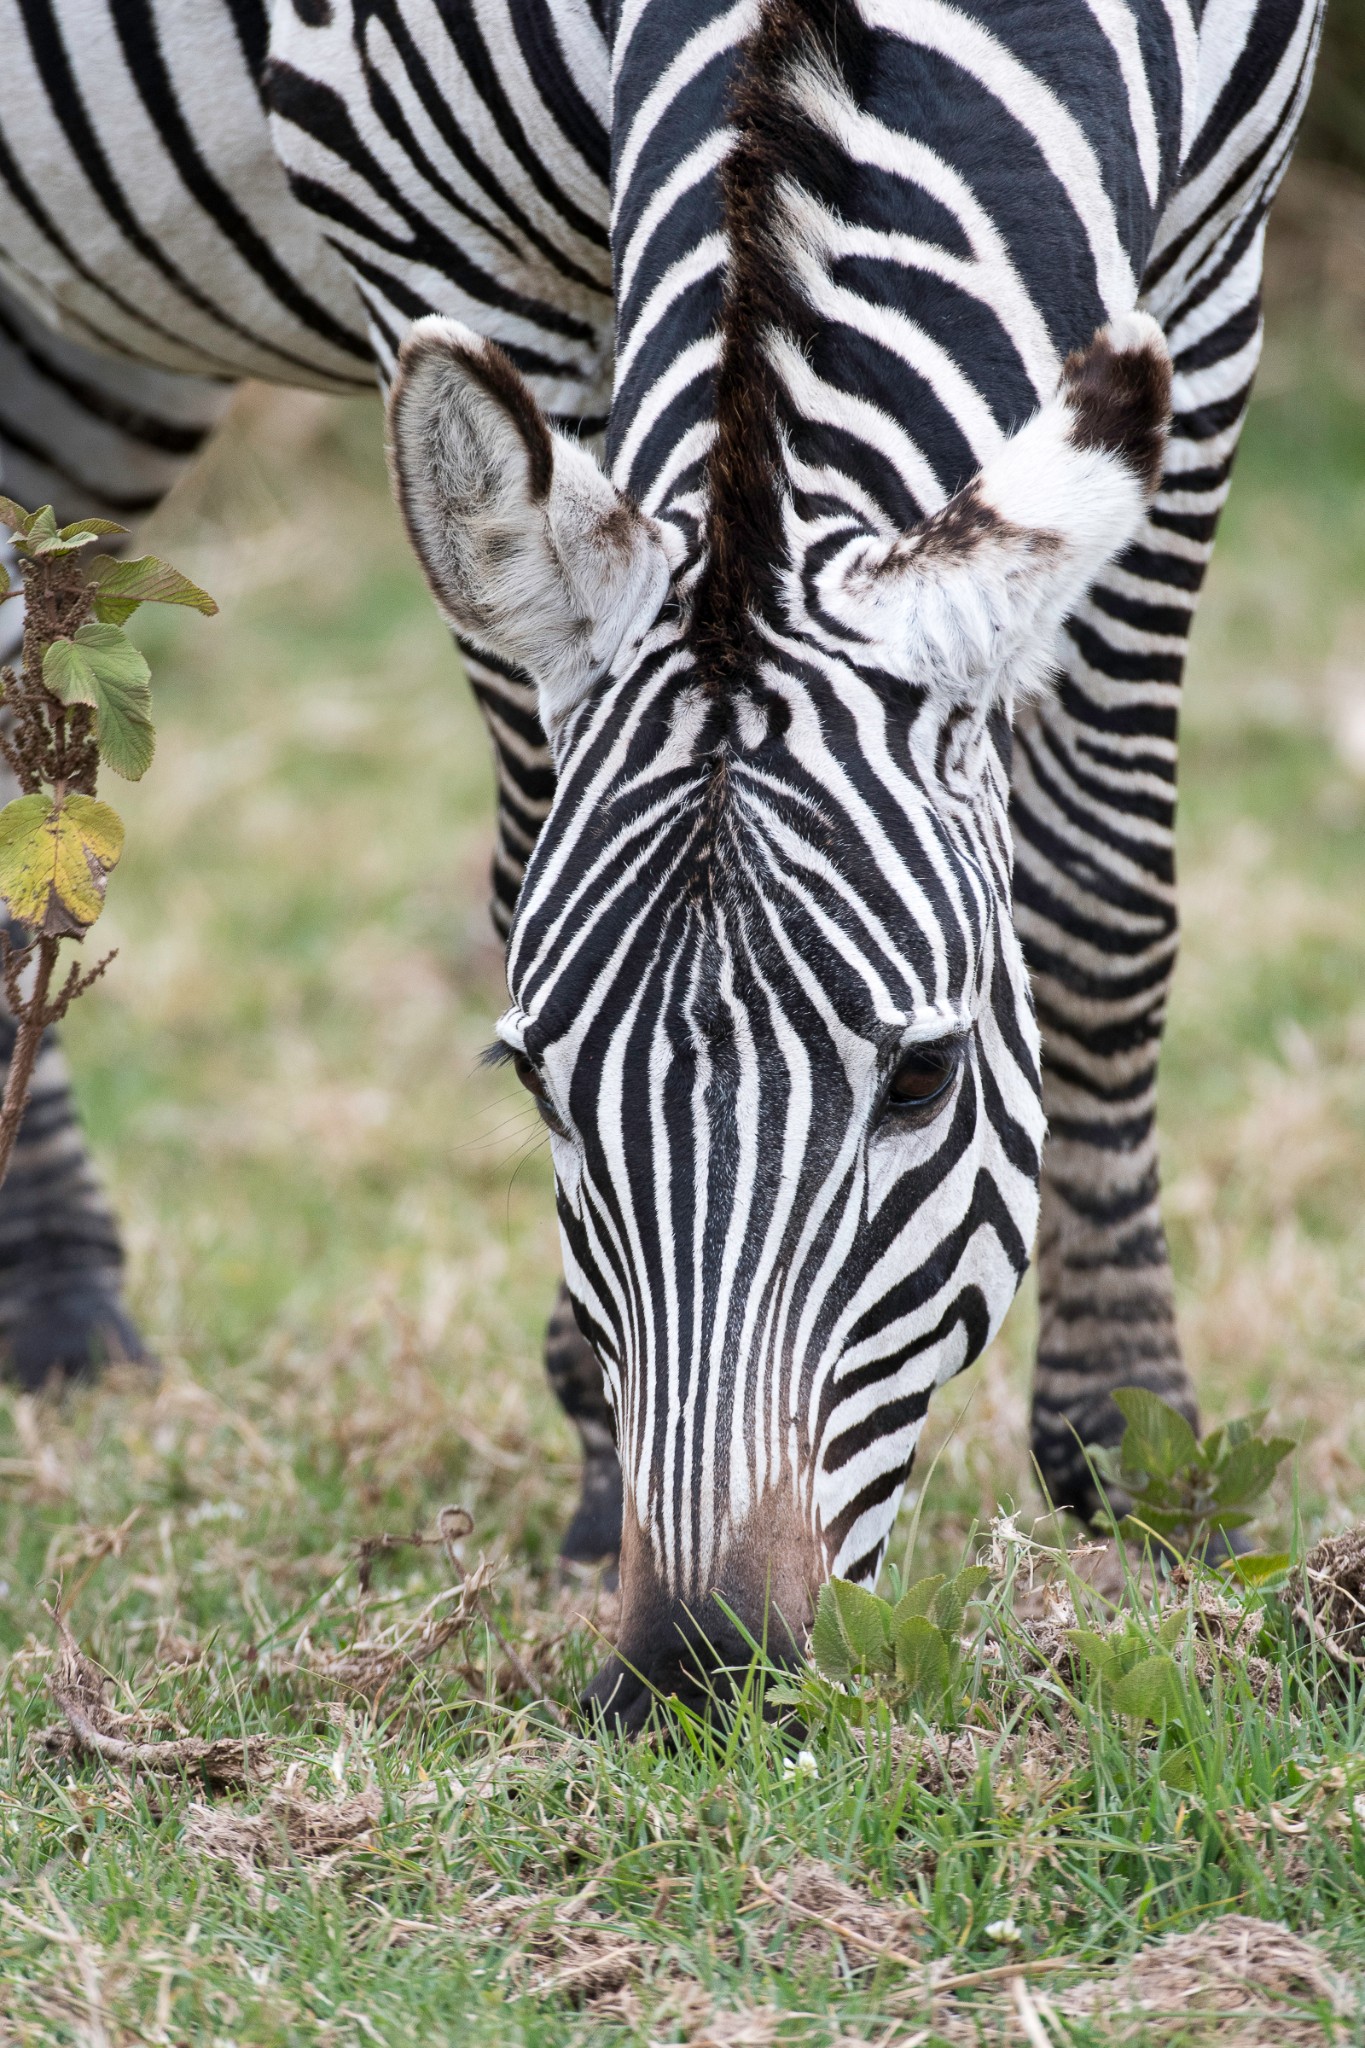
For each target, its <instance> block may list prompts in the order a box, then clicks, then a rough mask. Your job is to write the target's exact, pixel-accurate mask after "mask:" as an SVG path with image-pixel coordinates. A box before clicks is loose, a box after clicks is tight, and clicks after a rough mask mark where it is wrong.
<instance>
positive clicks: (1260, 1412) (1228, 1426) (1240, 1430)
mask: <svg viewBox="0 0 1365 2048" xmlns="http://www.w3.org/2000/svg"><path fill="white" fill-rule="evenodd" d="M1269 1413H1270V1410H1269V1409H1268V1408H1253V1409H1252V1411H1251V1413H1250V1415H1239V1416H1237V1417H1236V1418H1235V1419H1234V1420H1233V1421H1232V1422H1225V1423H1224V1425H1223V1428H1222V1430H1221V1431H1219V1430H1215V1431H1214V1435H1215V1436H1219V1435H1222V1436H1226V1438H1227V1440H1228V1447H1229V1449H1230V1450H1236V1448H1237V1446H1238V1444H1244V1443H1245V1442H1246V1440H1247V1438H1248V1437H1252V1436H1255V1435H1256V1433H1257V1431H1258V1430H1259V1429H1260V1427H1261V1425H1262V1423H1263V1422H1264V1421H1265V1419H1266V1417H1267V1415H1269ZM1208 1441H1210V1439H1208V1438H1205V1442H1206V1443H1207V1442H1208Z"/></svg>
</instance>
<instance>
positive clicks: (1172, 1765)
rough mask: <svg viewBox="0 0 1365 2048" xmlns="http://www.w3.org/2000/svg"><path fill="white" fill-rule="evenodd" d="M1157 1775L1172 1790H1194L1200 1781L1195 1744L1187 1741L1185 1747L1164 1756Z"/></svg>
mask: <svg viewBox="0 0 1365 2048" xmlns="http://www.w3.org/2000/svg"><path fill="white" fill-rule="evenodd" d="M1157 1777H1158V1778H1159V1779H1160V1780H1161V1783H1162V1784H1163V1785H1166V1786H1168V1787H1169V1789H1170V1790H1171V1791H1172V1792H1193V1790H1194V1788H1195V1786H1196V1784H1197V1783H1198V1772H1197V1770H1196V1758H1195V1751H1194V1745H1193V1744H1192V1743H1186V1745H1185V1747H1184V1748H1183V1749H1176V1750H1172V1751H1171V1754H1170V1755H1169V1756H1167V1757H1163V1758H1162V1760H1161V1768H1160V1770H1159V1771H1158V1772H1157Z"/></svg>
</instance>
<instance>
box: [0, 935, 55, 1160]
mask: <svg viewBox="0 0 1365 2048" xmlns="http://www.w3.org/2000/svg"><path fill="white" fill-rule="evenodd" d="M57 946H58V941H57V940H56V939H53V938H47V937H43V938H40V939H39V940H38V967H37V974H36V978H35V980H34V983H33V989H32V992H31V994H30V995H29V996H28V997H27V998H26V999H25V1000H24V1002H23V1004H22V1006H21V1007H20V1008H19V1010H18V1012H17V1016H16V1020H15V1021H16V1027H17V1028H16V1030H15V1035H14V1050H13V1051H12V1052H11V1054H10V1061H9V1072H8V1074H7V1075H6V1076H5V1095H4V1101H3V1103H0V1181H3V1179H4V1178H5V1174H6V1173H7V1171H8V1170H9V1162H10V1154H11V1153H12V1152H13V1150H14V1141H15V1139H16V1138H17V1137H18V1135H19V1126H20V1124H21V1123H22V1121H23V1116H24V1111H25V1109H26V1108H27V1106H28V1091H29V1084H30V1082H31V1081H32V1079H33V1069H34V1067H35V1066H36V1065H37V1061H38V1049H39V1047H40V1046H41V1044H42V1042H43V1033H44V1031H45V1030H46V1029H47V991H48V986H49V984H50V983H51V980H52V970H53V968H54V967H55V966H56V964H57ZM6 979H8V976H7V977H6Z"/></svg>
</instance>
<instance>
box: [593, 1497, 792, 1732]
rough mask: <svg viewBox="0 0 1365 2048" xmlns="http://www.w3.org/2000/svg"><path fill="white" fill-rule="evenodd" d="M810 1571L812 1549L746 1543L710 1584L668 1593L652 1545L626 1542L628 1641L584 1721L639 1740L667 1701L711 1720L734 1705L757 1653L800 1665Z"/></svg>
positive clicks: (624, 1630) (620, 1642)
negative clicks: (649, 1547)
mask: <svg viewBox="0 0 1365 2048" xmlns="http://www.w3.org/2000/svg"><path fill="white" fill-rule="evenodd" d="M635 1533H636V1532H632V1534H635ZM811 1564H812V1559H811V1556H810V1546H809V1545H808V1544H801V1545H800V1546H799V1547H798V1549H797V1550H796V1551H795V1552H785V1553H783V1554H774V1552H773V1551H772V1550H771V1549H770V1548H769V1547H768V1545H767V1544H746V1543H744V1542H743V1541H741V1542H739V1543H737V1544H735V1545H734V1546H732V1547H731V1549H730V1551H729V1553H728V1555H727V1556H726V1558H725V1559H724V1561H723V1562H722V1564H721V1566H720V1567H719V1569H718V1570H717V1571H716V1572H715V1573H714V1575H713V1578H712V1582H711V1584H710V1585H706V1584H703V1585H702V1586H701V1587H699V1588H698V1589H697V1591H695V1592H694V1593H691V1594H683V1593H678V1592H674V1591H671V1590H670V1589H669V1588H668V1587H667V1586H665V1585H664V1583H663V1581H662V1579H661V1578H660V1576H659V1574H658V1572H657V1571H656V1570H655V1568H654V1565H653V1562H652V1559H651V1557H650V1556H649V1554H648V1550H647V1548H646V1546H644V1545H643V1544H642V1543H641V1542H639V1541H638V1540H637V1541H636V1542H630V1541H627V1542H625V1543H624V1544H623V1546H622V1555H621V1591H622V1619H621V1633H620V1635H619V1637H618V1639H617V1643H616V1648H615V1652H614V1654H613V1655H612V1656H610V1657H609V1658H608V1659H607V1661H606V1663H605V1664H604V1665H603V1666H602V1669H601V1670H600V1671H599V1672H598V1674H597V1676H596V1677H595V1678H594V1679H593V1681H592V1683H591V1684H590V1685H589V1686H588V1687H587V1689H586V1690H585V1692H584V1694H583V1702H582V1704H583V1710H584V1712H585V1714H586V1715H588V1716H589V1717H590V1718H591V1719H595V1720H597V1721H598V1722H600V1723H603V1724H605V1725H607V1726H609V1727H611V1728H614V1729H616V1730H617V1731H619V1732H620V1733H622V1734H625V1735H636V1734H639V1733H640V1731H641V1730H642V1729H643V1728H644V1727H645V1726H646V1725H647V1724H648V1722H649V1720H650V1717H651V1716H652V1715H653V1714H654V1713H655V1711H656V1709H657V1708H658V1707H659V1705H660V1704H661V1702H663V1701H666V1700H669V1699H676V1700H678V1701H680V1702H681V1703H682V1704H683V1705H684V1706H687V1707H690V1708H691V1709H692V1710H693V1711H694V1712H697V1713H702V1714H709V1713H710V1712H711V1711H712V1710H713V1709H714V1708H716V1707H718V1706H723V1705H724V1704H726V1703H727V1702H728V1701H731V1700H733V1699H734V1697H735V1693H736V1689H737V1687H738V1686H739V1685H740V1684H741V1683H742V1682H743V1680H744V1678H745V1676H746V1674H747V1673H748V1671H749V1669H750V1667H751V1665H752V1664H753V1661H754V1655H755V1645H757V1646H758V1648H759V1651H760V1652H761V1654H762V1657H763V1660H764V1662H765V1663H767V1664H770V1665H776V1666H777V1667H779V1668H790V1667H791V1666H793V1665H795V1664H798V1663H799V1662H800V1661H801V1656H802V1650H803V1646H804V1643H805V1636H806V1630H807V1626H808V1623H809V1618H810V1613H811V1607H812V1602H813V1598H814V1584H815V1583H816V1582H818V1581H813V1579H812V1572H811ZM819 1576H820V1577H822V1576H823V1572H821V1573H820V1574H819Z"/></svg>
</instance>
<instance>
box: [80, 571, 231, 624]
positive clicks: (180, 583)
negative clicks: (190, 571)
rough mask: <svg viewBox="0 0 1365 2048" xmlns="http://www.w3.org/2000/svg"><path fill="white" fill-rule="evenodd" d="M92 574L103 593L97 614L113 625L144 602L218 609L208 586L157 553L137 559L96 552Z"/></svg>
mask: <svg viewBox="0 0 1365 2048" xmlns="http://www.w3.org/2000/svg"><path fill="white" fill-rule="evenodd" d="M90 575H91V580H92V582H93V583H94V584H95V586H96V589H97V591H98V593H99V594H98V596H97V597H96V599H95V616H96V617H97V618H99V619H103V620H105V621H106V622H107V623H109V624H112V625H122V623H123V621H124V620H125V619H126V618H127V617H128V616H129V614H130V613H131V612H133V611H135V610H136V608H137V607H138V605H140V604H185V605H189V606H191V607H192V609H193V610H195V611H197V612H203V613H204V614H205V615H206V616H207V617H211V616H212V615H213V613H214V612H216V611H217V609H218V607H217V605H216V604H215V603H214V601H213V599H212V598H211V597H210V596H209V594H208V592H207V591H206V590H201V589H200V588H199V585H198V584H197V583H191V581H190V579H189V577H188V576H182V575H181V573H180V571H179V570H178V569H173V568H172V567H171V565H170V563H169V562H162V561H158V559H157V557H156V556H155V555H140V556H139V557H138V558H137V560H136V561H133V562H121V561H119V560H117V558H116V557H115V556H113V555H96V556H95V557H94V559H93V561H92V562H91V563H90Z"/></svg>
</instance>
